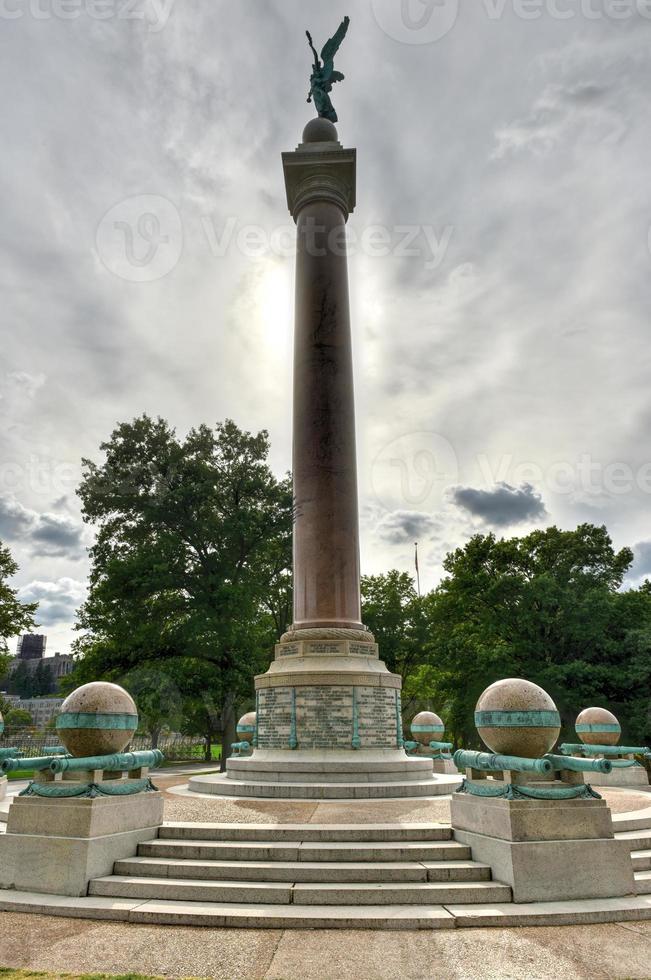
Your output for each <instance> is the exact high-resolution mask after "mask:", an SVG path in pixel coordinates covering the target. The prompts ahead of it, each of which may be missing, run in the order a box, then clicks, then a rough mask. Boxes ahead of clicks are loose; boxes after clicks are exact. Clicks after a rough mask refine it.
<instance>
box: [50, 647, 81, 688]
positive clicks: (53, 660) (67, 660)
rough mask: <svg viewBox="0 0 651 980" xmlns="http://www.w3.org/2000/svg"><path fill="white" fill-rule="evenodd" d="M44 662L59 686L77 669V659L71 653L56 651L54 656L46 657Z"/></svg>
mask: <svg viewBox="0 0 651 980" xmlns="http://www.w3.org/2000/svg"><path fill="white" fill-rule="evenodd" d="M44 664H45V666H46V667H49V668H50V670H51V672H52V677H53V678H54V680H55V681H56V684H57V687H59V685H60V683H61V681H62V680H63V678H64V677H67V676H68V674H71V673H72V672H73V670H74V669H75V660H74V657H73V656H72V654H71V653H55V654H54V656H53V657H46V658H45V660H44Z"/></svg>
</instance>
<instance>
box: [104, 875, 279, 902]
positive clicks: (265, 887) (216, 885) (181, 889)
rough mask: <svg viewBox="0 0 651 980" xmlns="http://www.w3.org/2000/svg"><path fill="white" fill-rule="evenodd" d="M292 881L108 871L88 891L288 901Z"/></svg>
mask: <svg viewBox="0 0 651 980" xmlns="http://www.w3.org/2000/svg"><path fill="white" fill-rule="evenodd" d="M292 887H293V886H292V885H291V884H283V883H281V882H261V881H255V882H253V881H200V882H199V881H192V880H186V879H183V878H136V877H134V876H132V875H117V874H115V875H109V876H107V877H105V878H95V879H94V880H93V881H91V882H90V885H89V886H88V894H89V895H101V896H102V897H104V898H155V899H164V900H165V901H172V902H176V901H182V902H185V901H187V902H219V903H222V902H226V903H230V902H235V903H236V904H240V905H243V904H247V903H250V904H251V905H260V904H261V905H290V904H291V901H292Z"/></svg>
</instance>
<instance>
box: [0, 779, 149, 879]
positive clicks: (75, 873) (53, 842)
mask: <svg viewBox="0 0 651 980" xmlns="http://www.w3.org/2000/svg"><path fill="white" fill-rule="evenodd" d="M162 822H163V796H162V794H161V793H159V792H152V793H140V794H137V795H134V796H124V797H98V798H95V799H86V798H79V797H78V798H69V799H43V798H41V797H36V796H18V797H16V799H15V800H14V801H13V803H12V806H11V809H10V810H9V820H8V824H7V832H6V833H5V834H2V835H0V888H11V889H15V890H17V891H25V892H43V893H46V894H53V895H74V896H80V895H85V894H86V893H87V890H88V882H89V881H90V880H91V879H92V878H97V877H100V876H102V875H107V874H111V872H112V870H113V865H114V863H115V862H116V861H118V860H121V859H123V858H127V857H134V856H135V854H136V851H137V848H138V844H139V843H140V842H141V841H146V840H151V839H152V838H153V837H156V835H157V833H158V828H159V827H160V826H161V824H162Z"/></svg>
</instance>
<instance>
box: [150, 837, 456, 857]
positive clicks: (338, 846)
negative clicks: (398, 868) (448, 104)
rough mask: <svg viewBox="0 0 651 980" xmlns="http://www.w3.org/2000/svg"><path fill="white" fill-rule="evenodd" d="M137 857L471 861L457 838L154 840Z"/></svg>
mask: <svg viewBox="0 0 651 980" xmlns="http://www.w3.org/2000/svg"><path fill="white" fill-rule="evenodd" d="M138 857H165V858H170V857H171V858H176V859H178V858H182V859H186V858H187V859H190V860H194V861H202V860H207V861H228V860H236V861H337V862H339V863H342V862H347V861H355V862H360V861H364V862H366V861H373V862H375V861H432V862H434V861H454V860H459V861H470V860H471V859H472V855H471V853H470V847H468V845H466V844H458V843H457V842H456V841H401V842H390V841H389V842H377V843H364V842H360V843H355V844H351V843H343V842H332V841H330V842H327V841H323V842H320V843H301V842H300V841H282V842H280V841H258V842H252V841H192V840H182V841H178V840H152V841H145V842H144V843H142V844H139V845H138Z"/></svg>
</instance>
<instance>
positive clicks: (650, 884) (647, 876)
mask: <svg viewBox="0 0 651 980" xmlns="http://www.w3.org/2000/svg"><path fill="white" fill-rule="evenodd" d="M635 888H636V890H637V894H638V895H651V871H636V872H635Z"/></svg>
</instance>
